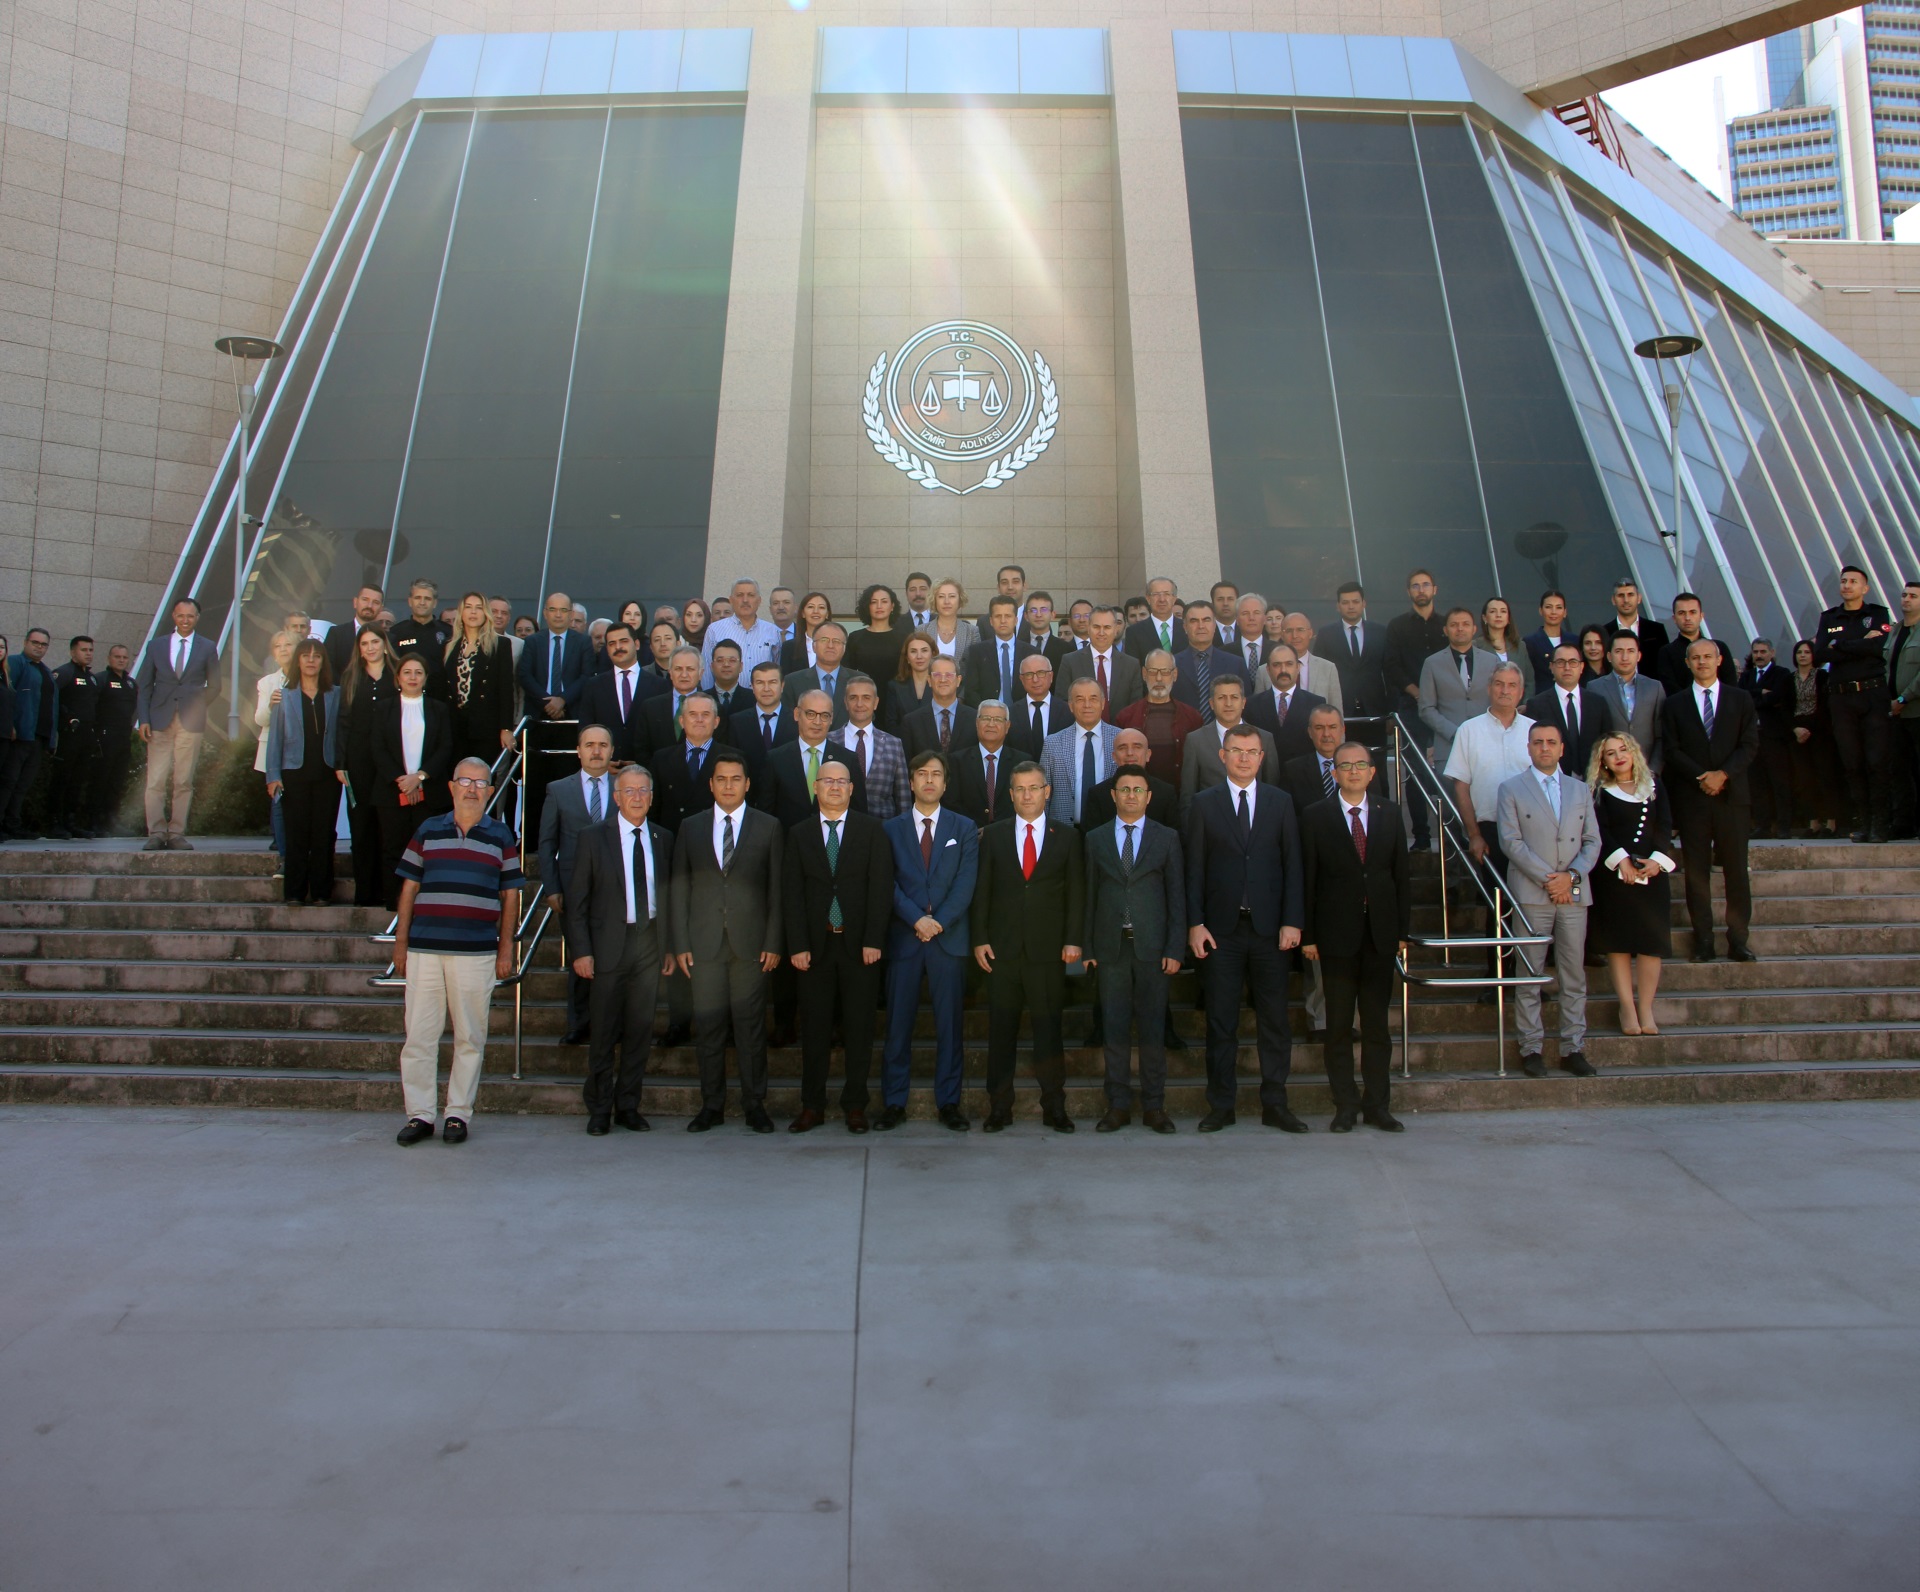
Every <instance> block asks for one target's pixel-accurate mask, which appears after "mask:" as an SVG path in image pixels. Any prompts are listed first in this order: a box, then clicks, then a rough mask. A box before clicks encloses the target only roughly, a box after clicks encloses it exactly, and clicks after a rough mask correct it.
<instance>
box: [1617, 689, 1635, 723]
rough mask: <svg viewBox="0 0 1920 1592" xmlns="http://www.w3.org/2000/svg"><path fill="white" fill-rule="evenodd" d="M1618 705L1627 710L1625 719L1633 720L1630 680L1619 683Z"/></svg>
mask: <svg viewBox="0 0 1920 1592" xmlns="http://www.w3.org/2000/svg"><path fill="white" fill-rule="evenodd" d="M1620 703H1621V706H1623V707H1624V708H1625V709H1626V710H1627V718H1628V720H1629V721H1631V720H1632V718H1633V682H1632V681H1631V680H1622V681H1621V682H1620Z"/></svg>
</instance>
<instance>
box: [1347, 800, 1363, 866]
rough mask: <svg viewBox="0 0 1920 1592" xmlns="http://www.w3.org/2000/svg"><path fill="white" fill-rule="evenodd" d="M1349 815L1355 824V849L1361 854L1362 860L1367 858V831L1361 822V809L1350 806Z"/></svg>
mask: <svg viewBox="0 0 1920 1592" xmlns="http://www.w3.org/2000/svg"><path fill="white" fill-rule="evenodd" d="M1347 817H1348V819H1349V820H1350V821H1351V822H1352V824H1353V849H1354V850H1355V851H1357V852H1358V853H1359V854H1360V860H1361V861H1362V862H1365V861H1366V860H1367V831H1366V829H1365V828H1364V826H1362V824H1361V822H1360V809H1359V808H1358V807H1349V808H1348V809H1347Z"/></svg>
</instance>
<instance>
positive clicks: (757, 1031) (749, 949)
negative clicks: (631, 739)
mask: <svg viewBox="0 0 1920 1592" xmlns="http://www.w3.org/2000/svg"><path fill="white" fill-rule="evenodd" d="M707 769H708V775H707V782H708V784H709V786H710V787H711V789H712V791H713V805H712V806H711V807H704V808H702V809H700V811H698V812H693V813H689V814H687V816H686V818H685V819H684V820H683V821H682V822H681V825H680V829H679V832H678V833H677V834H676V835H675V837H674V847H673V873H672V884H671V886H670V888H669V891H668V906H669V917H668V922H669V924H670V928H669V931H668V936H667V944H668V947H669V949H671V950H672V951H673V953H674V958H675V960H676V961H677V962H678V964H679V967H680V971H681V972H682V973H685V974H686V975H687V976H688V977H689V978H690V979H691V980H692V983H693V1035H694V1043H695V1045H696V1047H697V1049H698V1053H699V1058H700V1111H699V1114H698V1115H697V1116H695V1117H694V1119H693V1120H692V1121H691V1122H689V1123H688V1124H687V1131H688V1132H689V1133H705V1132H706V1131H707V1130H708V1129H709V1128H717V1127H718V1126H719V1125H720V1124H721V1123H722V1122H724V1121H726V1104H727V1024H728V1019H729V1018H731V1019H732V1024H733V1038H734V1057H735V1065H736V1066H737V1068H738V1070H739V1079H740V1105H741V1109H742V1111H743V1113H744V1115H745V1117H746V1122H747V1126H748V1127H750V1128H752V1129H753V1131H754V1132H755V1133H771V1132H773V1119H772V1118H771V1117H769V1116H768V1115H767V1105H766V1096H767V1023H766V1018H767V978H766V975H767V974H769V973H771V972H772V971H773V970H774V968H775V967H777V966H779V963H780V953H781V946H782V944H783V943H784V941H783V930H784V927H785V920H784V919H783V918H782V917H781V914H780V884H781V866H780V842H781V840H782V838H783V837H782V835H781V833H780V826H779V824H778V823H776V822H775V821H774V820H773V819H772V818H770V817H768V816H767V814H765V813H763V812H760V811H759V810H758V809H756V808H753V807H749V806H748V805H747V785H748V779H747V765H746V760H745V759H744V758H743V757H742V756H741V755H740V754H739V753H738V752H737V751H735V750H734V749H733V748H732V747H730V746H716V747H715V748H714V749H713V752H712V754H711V755H710V756H709V758H708V759H707Z"/></svg>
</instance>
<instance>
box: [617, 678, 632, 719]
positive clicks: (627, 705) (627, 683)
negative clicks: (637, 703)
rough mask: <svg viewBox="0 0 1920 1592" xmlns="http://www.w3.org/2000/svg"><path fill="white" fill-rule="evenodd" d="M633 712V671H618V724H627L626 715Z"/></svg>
mask: <svg viewBox="0 0 1920 1592" xmlns="http://www.w3.org/2000/svg"><path fill="white" fill-rule="evenodd" d="M632 711H633V671H632V670H631V669H622V670H621V671H620V722H621V723H622V724H625V723H626V722H627V715H628V714H629V713H631V712H632Z"/></svg>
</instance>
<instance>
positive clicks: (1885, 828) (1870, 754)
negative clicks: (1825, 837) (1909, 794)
mask: <svg viewBox="0 0 1920 1592" xmlns="http://www.w3.org/2000/svg"><path fill="white" fill-rule="evenodd" d="M1892 633H1893V620H1892V618H1891V616H1889V614H1888V613H1887V610H1886V609H1885V608H1884V607H1882V606H1881V605H1880V604H1879V603H1870V602H1868V601H1867V576H1866V571H1864V570H1862V569H1860V568H1859V567H1858V566H1856V565H1853V564H1848V565H1847V566H1846V567H1845V568H1843V569H1842V570H1841V571H1840V606H1839V607H1838V608H1829V609H1828V610H1827V611H1826V612H1825V613H1823V614H1822V615H1821V616H1820V624H1819V628H1818V629H1816V630H1815V631H1814V633H1813V663H1814V667H1815V668H1819V667H1821V666H1822V665H1825V666H1826V670H1827V711H1828V712H1829V713H1830V714H1831V715H1832V718H1833V738H1834V741H1835V742H1836V743H1837V746H1838V749H1839V752H1840V768H1841V772H1842V773H1843V774H1844V775H1845V776H1846V782H1847V800H1848V802H1849V804H1850V805H1851V806H1852V808H1853V831H1852V833H1853V838H1854V839H1855V840H1859V841H1871V842H1876V843H1877V842H1881V841H1885V840H1886V839H1888V838H1889V836H1890V834H1891V832H1892V831H1891V814H1890V812H1889V805H1890V804H1889V802H1888V790H1887V783H1888V781H1887V776H1888V774H1889V772H1890V767H1889V764H1890V758H1889V755H1888V754H1889V752H1890V751H1891V748H1892V724H1893V719H1892V707H1891V704H1890V702H1889V699H1888V696H1887V657H1886V654H1887V638H1888V637H1889V636H1890V635H1891V634H1892Z"/></svg>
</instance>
